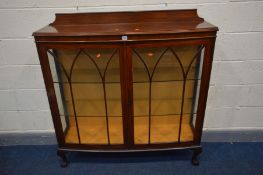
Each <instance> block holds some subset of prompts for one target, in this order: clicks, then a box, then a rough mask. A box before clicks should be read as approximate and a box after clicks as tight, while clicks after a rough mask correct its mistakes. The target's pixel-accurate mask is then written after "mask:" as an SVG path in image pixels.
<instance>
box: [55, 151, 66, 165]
mask: <svg viewBox="0 0 263 175" xmlns="http://www.w3.org/2000/svg"><path fill="white" fill-rule="evenodd" d="M57 155H58V156H59V157H60V159H61V160H60V166H61V167H62V168H65V167H67V166H68V163H69V162H68V159H67V157H66V153H65V151H63V150H57Z"/></svg>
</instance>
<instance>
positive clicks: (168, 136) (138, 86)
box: [129, 43, 204, 144]
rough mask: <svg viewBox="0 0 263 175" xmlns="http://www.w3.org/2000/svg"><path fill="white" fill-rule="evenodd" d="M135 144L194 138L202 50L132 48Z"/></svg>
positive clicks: (192, 47) (196, 47)
mask: <svg viewBox="0 0 263 175" xmlns="http://www.w3.org/2000/svg"><path fill="white" fill-rule="evenodd" d="M129 49H130V50H129V52H130V53H131V57H132V69H133V70H132V86H133V122H134V143H135V144H158V143H174V142H189V141H193V139H194V132H195V119H196V110H197V101H198V94H199V89H198V88H199V86H200V77H201V66H202V62H203V52H204V47H203V46H202V45H198V44H196V45H193V44H191V45H189V44H188V45H180V44H178V43H177V44H174V45H173V44H165V45H163V44H160V46H158V44H156V43H155V44H141V45H131V46H130V48H129Z"/></svg>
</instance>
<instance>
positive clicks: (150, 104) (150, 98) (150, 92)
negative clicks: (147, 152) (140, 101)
mask: <svg viewBox="0 0 263 175" xmlns="http://www.w3.org/2000/svg"><path fill="white" fill-rule="evenodd" d="M149 83H150V84H149V119H148V125H149V131H148V144H150V143H151V118H152V78H150V82H149Z"/></svg>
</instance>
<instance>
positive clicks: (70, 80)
mask: <svg viewBox="0 0 263 175" xmlns="http://www.w3.org/2000/svg"><path fill="white" fill-rule="evenodd" d="M81 52H82V49H80V50H79V52H78V53H77V55H76V56H75V58H74V59H73V62H72V65H71V68H70V73H69V80H68V81H69V88H70V95H71V101H72V106H73V113H74V119H75V123H76V130H77V135H78V140H79V144H81V139H80V130H79V123H78V118H77V112H76V105H75V98H74V93H73V88H72V72H73V68H74V65H75V63H76V61H77V59H78V58H79V56H80V54H81Z"/></svg>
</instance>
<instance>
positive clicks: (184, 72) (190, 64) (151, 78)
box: [133, 46, 204, 144]
mask: <svg viewBox="0 0 263 175" xmlns="http://www.w3.org/2000/svg"><path fill="white" fill-rule="evenodd" d="M203 48H204V46H201V47H200V48H199V50H198V51H197V52H196V53H195V54H194V56H193V58H192V59H191V61H190V63H189V65H188V66H187V69H186V71H185V70H184V67H183V64H182V62H181V60H180V58H179V56H178V55H177V53H176V52H175V51H174V50H173V49H172V48H171V47H167V48H166V49H165V50H164V51H163V52H162V53H161V55H160V56H159V57H158V59H157V61H156V63H155V65H154V67H153V71H152V73H150V71H149V68H148V66H147V64H146V62H145V61H144V60H143V58H142V57H141V55H140V54H139V53H138V52H137V51H136V49H133V52H134V53H135V54H136V55H137V57H138V58H139V60H140V61H141V62H142V64H143V66H144V68H145V69H146V71H147V76H148V79H149V99H148V100H149V111H148V116H149V119H148V125H149V126H148V144H150V143H151V116H152V114H151V96H152V95H151V94H152V92H151V91H152V80H153V76H154V74H155V70H156V68H157V67H158V64H159V62H160V61H161V59H162V58H163V56H164V55H165V53H166V52H167V51H171V52H172V54H173V55H174V58H175V59H176V60H177V62H178V63H179V66H180V69H181V71H182V76H183V89H182V100H181V109H180V120H179V131H178V133H179V134H178V142H180V137H181V128H182V117H183V112H184V111H183V110H184V97H185V87H186V80H187V76H188V74H189V71H190V69H191V66H192V64H193V62H194V61H195V59H196V58H197V57H198V56H199V55H200V53H201V51H202V50H203Z"/></svg>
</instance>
